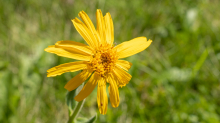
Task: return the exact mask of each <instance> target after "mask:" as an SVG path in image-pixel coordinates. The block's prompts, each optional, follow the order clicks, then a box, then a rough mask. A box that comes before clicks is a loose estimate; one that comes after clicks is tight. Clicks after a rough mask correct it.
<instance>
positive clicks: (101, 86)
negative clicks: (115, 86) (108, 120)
mask: <svg viewBox="0 0 220 123" xmlns="http://www.w3.org/2000/svg"><path fill="white" fill-rule="evenodd" d="M97 103H98V107H99V112H100V113H101V114H103V115H104V114H106V112H107V108H108V97H107V93H106V83H105V81H104V79H102V80H100V81H99V83H98V90H97Z"/></svg>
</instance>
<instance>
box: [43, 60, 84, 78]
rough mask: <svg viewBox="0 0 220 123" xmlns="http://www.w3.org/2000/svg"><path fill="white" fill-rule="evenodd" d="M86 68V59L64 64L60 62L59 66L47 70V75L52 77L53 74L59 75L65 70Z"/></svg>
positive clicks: (73, 70) (71, 70) (72, 70)
mask: <svg viewBox="0 0 220 123" xmlns="http://www.w3.org/2000/svg"><path fill="white" fill-rule="evenodd" d="M86 68H87V62H86V61H78V62H71V63H65V64H61V65H59V66H56V67H53V68H51V69H49V70H47V72H48V73H47V77H54V76H57V75H61V74H63V73H66V72H75V71H79V70H83V69H86Z"/></svg>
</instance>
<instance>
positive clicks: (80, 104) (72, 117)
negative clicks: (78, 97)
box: [67, 99, 86, 123]
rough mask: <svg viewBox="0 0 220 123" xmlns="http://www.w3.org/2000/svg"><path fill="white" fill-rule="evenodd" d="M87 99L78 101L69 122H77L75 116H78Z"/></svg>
mask: <svg viewBox="0 0 220 123" xmlns="http://www.w3.org/2000/svg"><path fill="white" fill-rule="evenodd" d="M85 100H86V99H84V100H82V101H80V102H78V104H77V105H76V107H75V109H74V111H73V113H72V115H71V116H70V117H69V120H68V122H67V123H74V122H75V118H76V117H77V115H78V114H79V112H80V111H81V109H82V107H83V105H84V102H85Z"/></svg>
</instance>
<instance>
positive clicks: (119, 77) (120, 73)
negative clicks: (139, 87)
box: [112, 66, 132, 87]
mask: <svg viewBox="0 0 220 123" xmlns="http://www.w3.org/2000/svg"><path fill="white" fill-rule="evenodd" d="M112 73H113V77H114V80H115V81H116V84H117V85H118V87H123V86H125V85H126V84H128V82H129V81H130V80H131V77H132V76H131V75H130V74H129V73H127V72H126V71H124V70H122V69H121V68H119V67H118V66H115V69H114V70H113V72H112Z"/></svg>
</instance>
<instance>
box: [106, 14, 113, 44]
mask: <svg viewBox="0 0 220 123" xmlns="http://www.w3.org/2000/svg"><path fill="white" fill-rule="evenodd" d="M104 21H105V34H106V42H107V43H108V44H110V45H112V44H113V42H114V26H113V21H112V18H111V15H110V13H107V14H106V15H105V17H104Z"/></svg>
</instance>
